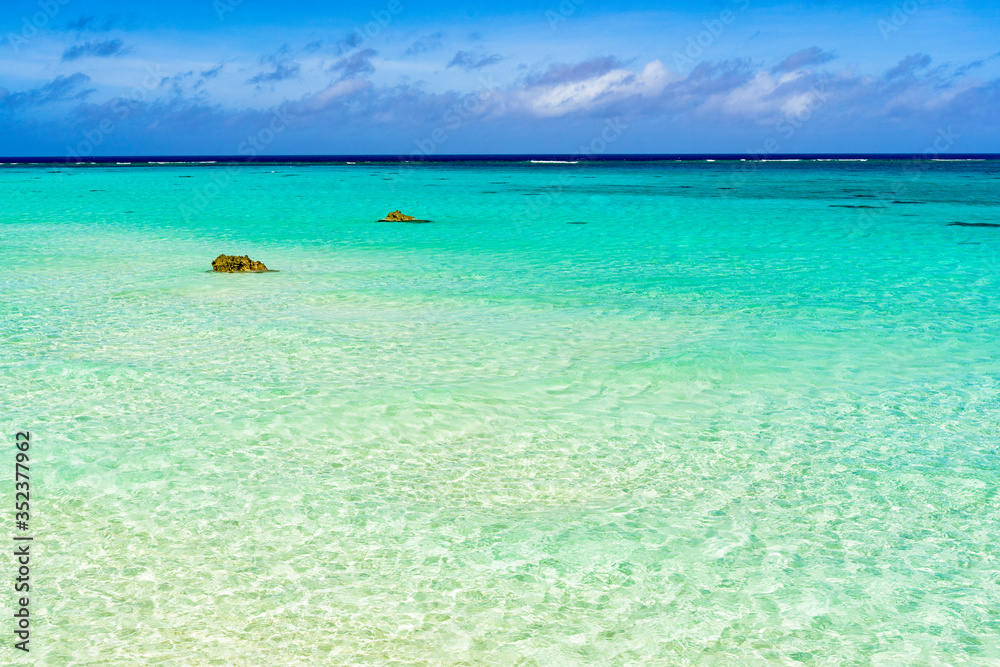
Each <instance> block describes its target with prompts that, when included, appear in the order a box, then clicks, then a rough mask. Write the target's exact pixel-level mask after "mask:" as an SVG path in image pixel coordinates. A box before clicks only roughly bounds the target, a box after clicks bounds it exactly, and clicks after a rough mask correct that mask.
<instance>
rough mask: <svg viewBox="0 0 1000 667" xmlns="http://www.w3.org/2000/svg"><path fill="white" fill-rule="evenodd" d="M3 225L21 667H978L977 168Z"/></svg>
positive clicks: (984, 632) (464, 183) (121, 183)
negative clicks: (235, 270)
mask: <svg viewBox="0 0 1000 667" xmlns="http://www.w3.org/2000/svg"><path fill="white" fill-rule="evenodd" d="M723 188H726V189H723ZM0 192H2V193H3V202H4V205H3V207H2V209H0V248H2V250H3V262H4V269H5V270H4V271H3V273H2V276H0V281H2V295H3V296H2V298H0V318H2V319H0V360H2V366H3V368H4V371H5V372H4V377H5V384H4V388H3V389H2V390H0V397H2V405H3V406H4V422H5V423H6V424H8V426H7V427H6V430H7V431H8V435H7V436H5V437H7V438H8V439H10V438H12V436H13V433H14V431H15V430H16V429H24V428H30V429H31V430H32V432H33V435H34V439H35V445H34V452H35V458H34V459H33V461H32V474H33V491H32V493H33V495H32V504H33V516H32V526H33V533H34V535H35V540H36V542H35V549H36V554H37V556H36V558H37V560H36V562H35V563H33V576H34V577H36V579H35V583H34V585H33V589H32V593H33V595H32V613H33V614H36V616H35V619H34V620H35V634H34V635H33V638H32V653H31V660H32V661H33V662H34V663H35V664H50V665H106V664H122V665H126V664H164V665H277V664H295V665H321V664H329V665H358V664H364V665H470V664H489V665H494V664H511V665H544V666H549V665H580V664H588V665H591V664H592V665H638V664H643V665H646V664H655V665H796V664H804V665H941V664H975V665H995V664H1000V583H998V581H1000V576H998V575H1000V560H998V559H1000V499H998V497H997V491H998V487H1000V477H998V472H1000V456H998V454H1000V451H998V436H997V430H998V429H997V426H998V424H1000V341H998V339H997V333H998V331H1000V228H992V227H964V226H949V224H948V223H950V222H966V223H1000V164H997V163H992V162H961V163H939V162H935V163H885V162H868V163H857V162H853V163H847V162H828V163H826V162H825V163H817V162H800V163H724V162H717V163H652V164H636V163H632V164H579V165H541V164H534V165H533V164H485V163H484V164H433V165H420V166H413V167H401V166H398V165H365V164H361V165H244V166H240V167H236V168H233V167H225V166H222V165H214V166H213V165H178V166H137V165H133V166H117V167H113V166H112V167H105V166H89V167H67V166H51V165H50V166H37V167H36V166H20V165H15V166H6V167H3V168H0ZM896 201H899V202H909V203H893V202H896ZM848 206H874V207H878V208H864V209H862V208H846V207H848ZM396 208H399V209H402V210H403V211H404V212H406V213H410V214H413V215H416V216H418V217H424V218H430V219H432V220H433V221H434V222H433V223H431V224H423V225H411V224H399V223H395V224H391V223H377V222H374V221H375V220H377V219H378V218H381V217H382V216H384V215H385V214H386V213H388V212H389V211H390V210H392V209H396ZM568 223H586V224H568ZM223 252H225V253H230V254H249V255H250V256H251V257H252V258H254V259H259V260H262V261H264V262H265V263H266V264H267V265H268V266H269V267H270V268H272V269H278V270H279V272H276V273H267V274H248V275H221V274H213V273H207V272H206V270H207V269H209V268H210V263H211V260H212V259H213V258H214V257H215V256H216V255H218V254H220V253H223ZM7 456H10V457H11V461H12V458H13V454H12V449H10V448H9V451H8V454H7ZM11 465H12V464H11ZM10 479H12V475H11V476H8V480H10ZM4 485H5V486H4V488H7V489H10V487H11V486H12V485H11V483H10V482H9V481H8V482H5V483H4ZM9 492H10V491H6V492H5V493H9ZM8 560H9V559H8ZM11 562H12V561H11ZM3 567H5V568H6V567H8V565H4V566H3ZM10 567H11V569H12V567H13V566H10ZM10 595H13V594H12V593H11V594H10ZM4 604H5V605H9V602H8V598H5V600H4ZM5 608H7V609H9V608H10V607H9V606H8V607H5ZM5 627H6V626H5ZM8 631H9V628H7V629H4V632H5V633H6V632H8ZM8 637H9V636H8ZM36 642H37V646H36ZM4 650H5V651H7V650H8V649H7V648H5V649H4Z"/></svg>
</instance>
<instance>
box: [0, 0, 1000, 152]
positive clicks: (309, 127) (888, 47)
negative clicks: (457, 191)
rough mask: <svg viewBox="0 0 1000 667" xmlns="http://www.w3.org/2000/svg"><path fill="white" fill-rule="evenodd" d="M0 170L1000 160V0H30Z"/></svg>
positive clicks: (13, 18)
mask: <svg viewBox="0 0 1000 667" xmlns="http://www.w3.org/2000/svg"><path fill="white" fill-rule="evenodd" d="M0 36H2V43H0V155H7V156H26V155H38V156H66V155H79V156H81V157H83V156H88V155H170V154H246V155H256V154H261V155H264V154H349V153H353V154H359V153H364V154H397V155H398V154H403V155H407V154H414V155H418V154H431V153H434V154H447V153H539V152H558V153H574V152H610V153H629V152H667V153H674V152H681V153H683V152H728V153H757V154H771V153H780V152H853V151H859V152H860V151H872V152H896V151H898V152H924V151H927V150H942V151H944V152H947V151H951V152H1000V113H998V112H997V109H998V108H1000V104H998V103H1000V7H998V6H997V3H988V2H979V1H968V2H955V1H947V2H943V1H937V0H906V1H905V2H889V1H887V2H867V1H866V2H854V3H847V2H814V3H794V2H793V3H777V2H766V1H763V0H720V1H719V2H704V3H692V2H657V3H653V2H632V3H609V2H602V1H600V0H506V1H505V2H503V3H488V4H485V3H462V2H452V3H445V2H431V1H423V2H421V1H418V0H375V1H371V2H368V1H366V0H359V1H357V2H353V3H350V4H347V3H344V4H340V3H333V2H318V1H309V0H296V1H295V2H287V3H275V2H272V1H270V0H268V1H265V0H175V1H174V2H170V3H160V4H158V5H157V6H154V7H140V6H137V5H134V4H131V3H123V2H110V1H85V0H33V1H22V0H15V1H13V2H8V3H7V4H6V6H5V8H4V10H3V13H2V16H0Z"/></svg>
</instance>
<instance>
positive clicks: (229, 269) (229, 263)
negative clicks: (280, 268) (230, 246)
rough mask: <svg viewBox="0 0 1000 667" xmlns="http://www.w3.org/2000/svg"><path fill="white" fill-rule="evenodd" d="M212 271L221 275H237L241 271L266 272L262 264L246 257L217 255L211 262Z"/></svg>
mask: <svg viewBox="0 0 1000 667" xmlns="http://www.w3.org/2000/svg"><path fill="white" fill-rule="evenodd" d="M212 270H213V271H219V272H221V273H239V272H241V271H251V272H260V271H267V267H266V266H264V262H255V261H254V260H252V259H250V258H249V257H247V256H246V255H243V256H242V257H240V256H239V255H219V256H218V257H216V258H215V259H214V260H213V261H212Z"/></svg>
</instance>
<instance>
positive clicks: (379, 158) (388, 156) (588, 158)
mask: <svg viewBox="0 0 1000 667" xmlns="http://www.w3.org/2000/svg"><path fill="white" fill-rule="evenodd" d="M706 160H712V161H717V160H721V161H745V162H778V161H783V160H806V161H809V160H885V161H899V160H907V161H928V162H930V161H945V162H948V161H968V160H984V161H985V160H990V161H992V160H1000V153H954V154H950V155H942V154H939V153H937V152H934V151H929V152H924V153H769V154H758V153H607V154H603V155H581V154H579V153H453V154H441V155H413V154H411V155H399V154H392V153H372V154H361V153H354V154H288V155H182V154H177V155H101V156H92V157H82V156H79V157H78V156H73V157H65V156H63V157H55V156H37V155H33V156H0V166H10V165H17V164H67V165H87V164H121V165H123V166H124V165H127V164H133V163H142V164H184V163H190V164H218V163H227V164H255V163H257V164H266V163H289V162H291V163H295V162H302V163H322V162H326V163H344V162H376V163H377V162H405V163H420V162H530V161H535V162H561V163H584V162H660V161H675V162H676V161H681V162H684V161H706Z"/></svg>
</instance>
